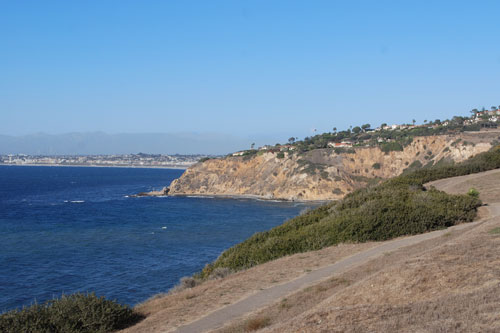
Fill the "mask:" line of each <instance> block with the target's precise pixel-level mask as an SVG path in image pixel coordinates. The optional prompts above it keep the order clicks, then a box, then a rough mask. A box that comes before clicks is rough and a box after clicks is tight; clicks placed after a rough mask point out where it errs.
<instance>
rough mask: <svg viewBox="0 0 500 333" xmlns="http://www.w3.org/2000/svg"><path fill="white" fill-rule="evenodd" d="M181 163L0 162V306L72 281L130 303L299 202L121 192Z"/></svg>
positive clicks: (56, 291) (166, 175)
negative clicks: (76, 164) (87, 165)
mask: <svg viewBox="0 0 500 333" xmlns="http://www.w3.org/2000/svg"><path fill="white" fill-rule="evenodd" d="M182 172H183V171H182V170H173V169H135V168H85V167H35V166H30V167H24V166H0V312H4V311H6V310H10V309H14V308H17V307H22V306H25V305H30V304H32V303H33V302H34V301H35V300H36V302H39V303H40V302H44V301H46V300H49V299H52V298H54V297H59V296H60V295H61V294H63V293H65V294H67V293H74V292H78V291H82V292H85V291H94V292H95V293H96V294H97V295H102V296H106V297H108V298H110V299H114V300H117V301H118V302H120V303H123V304H128V305H132V306H133V305H135V304H137V303H139V302H141V301H144V300H145V299H147V298H149V297H150V296H152V295H154V294H157V293H160V292H165V291H167V290H168V289H170V288H171V287H172V286H174V285H175V284H176V283H177V282H178V280H179V279H180V278H181V277H183V276H188V275H192V274H193V273H195V272H197V271H199V270H201V269H202V268H203V267H204V265H205V264H207V263H209V262H211V261H213V260H214V259H216V258H217V257H218V256H219V254H220V253H221V252H222V251H223V250H225V249H227V248H229V247H231V246H232V245H234V244H236V243H238V242H241V241H243V240H245V239H246V238H248V237H249V236H251V235H252V234H254V233H255V232H258V231H264V230H267V229H270V228H272V227H274V226H276V225H279V224H281V223H283V222H284V221H285V220H286V219H288V218H290V217H293V216H296V215H297V214H299V212H300V211H301V210H302V209H304V208H306V207H307V206H306V205H304V204H300V203H285V202H269V201H257V200H236V199H215V198H196V197H140V198H134V197H130V195H131V194H135V193H138V192H143V191H150V190H158V189H161V188H162V187H163V186H166V185H168V184H170V182H171V181H172V180H173V179H175V178H178V177H180V175H181V174H182Z"/></svg>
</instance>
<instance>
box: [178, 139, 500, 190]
mask: <svg viewBox="0 0 500 333" xmlns="http://www.w3.org/2000/svg"><path fill="white" fill-rule="evenodd" d="M498 134H499V133H498V132H465V133H460V134H456V135H435V136H422V137H415V138H414V139H413V141H412V142H411V143H410V144H408V145H406V146H405V147H404V148H403V149H402V150H400V151H385V152H384V151H382V150H381V148H380V147H354V148H352V149H349V150H347V151H339V150H338V149H333V148H325V149H315V150H311V151H308V152H304V153H298V152H294V151H287V152H285V153H281V154H280V153H279V152H278V153H277V152H276V151H275V152H268V151H259V152H257V153H255V154H253V155H249V156H228V157H225V158H220V159H209V160H206V161H204V162H199V163H197V164H195V165H194V166H192V167H190V168H188V169H187V170H186V171H185V172H184V174H183V175H182V176H181V177H180V178H179V179H176V180H174V181H173V182H172V183H171V184H170V186H169V195H206V196H231V197H234V196H243V197H245V196H247V197H256V198H262V199H278V200H335V199H340V198H342V197H343V196H344V195H345V194H347V193H349V192H351V191H353V190H355V189H357V188H360V187H364V186H366V185H367V184H368V183H370V182H374V181H378V180H380V179H386V178H390V177H394V176H397V175H399V174H401V173H402V172H403V171H404V170H406V169H415V168H420V167H426V166H431V165H436V164H442V163H453V162H461V161H463V160H466V159H467V158H469V157H471V156H473V155H476V154H478V153H481V152H485V151H487V150H489V149H490V148H491V146H492V142H494V140H496V139H498Z"/></svg>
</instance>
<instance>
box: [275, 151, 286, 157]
mask: <svg viewBox="0 0 500 333" xmlns="http://www.w3.org/2000/svg"><path fill="white" fill-rule="evenodd" d="M276 157H277V158H285V153H284V152H282V151H280V152H279V153H277V154H276Z"/></svg>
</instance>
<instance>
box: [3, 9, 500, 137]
mask: <svg viewBox="0 0 500 333" xmlns="http://www.w3.org/2000/svg"><path fill="white" fill-rule="evenodd" d="M499 13H500V2H499V1H306V0H304V1H269V0H266V1H216V0H211V1H101V0H99V1H66V0H65V1H22V0H16V1H8V0H4V1H1V0H0V134H9V135H23V134H28V133H34V132H40V131H43V132H46V133H53V134H57V133H65V132H73V131H104V132H107V133H128V132H134V133H137V132H217V133H224V134H230V135H237V136H242V137H252V136H262V135H267V136H269V135H271V136H276V137H279V138H282V141H286V139H287V138H288V137H289V136H298V137H304V136H307V135H310V134H311V130H312V129H313V128H317V129H318V132H323V131H331V129H332V128H333V127H337V128H339V129H341V128H346V127H348V126H349V125H357V124H362V123H371V124H372V125H379V124H380V123H381V122H388V123H400V122H411V120H412V119H414V118H415V119H416V120H417V121H418V122H422V121H423V120H424V119H429V120H430V119H436V118H440V119H445V118H447V117H451V116H453V115H456V114H461V115H465V114H468V111H469V110H470V109H472V108H475V107H482V106H485V107H487V108H489V107H491V106H492V105H499V104H500V18H499ZM271 143H274V142H271Z"/></svg>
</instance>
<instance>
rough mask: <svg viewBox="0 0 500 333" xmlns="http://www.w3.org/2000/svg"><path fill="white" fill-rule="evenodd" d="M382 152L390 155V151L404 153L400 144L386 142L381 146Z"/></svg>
mask: <svg viewBox="0 0 500 333" xmlns="http://www.w3.org/2000/svg"><path fill="white" fill-rule="evenodd" d="M380 150H382V151H383V152H384V153H388V152H390V151H403V145H401V144H400V143H399V142H384V143H382V144H381V145H380Z"/></svg>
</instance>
